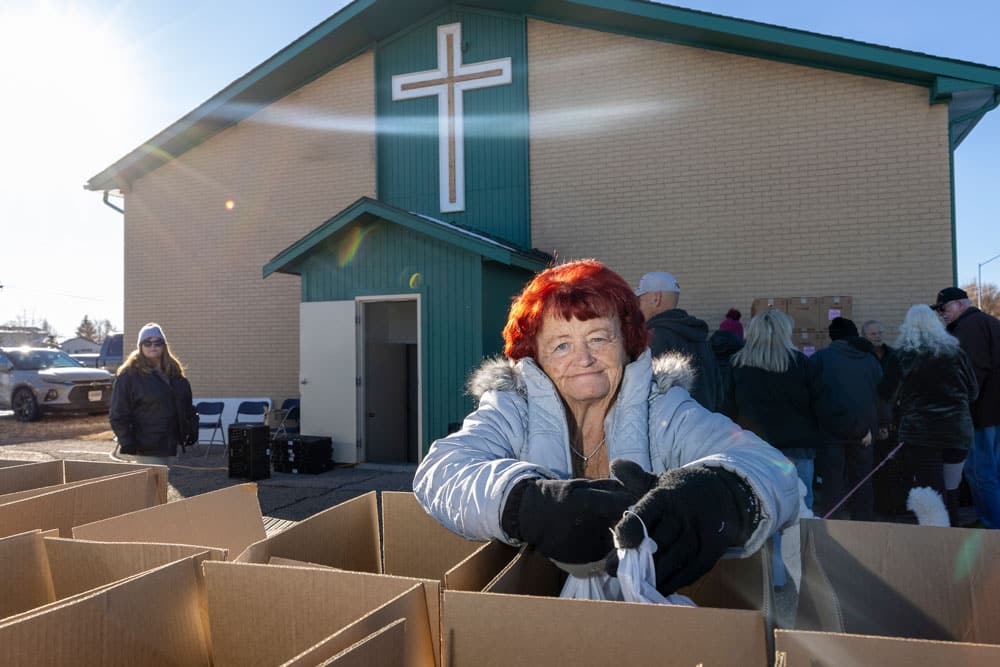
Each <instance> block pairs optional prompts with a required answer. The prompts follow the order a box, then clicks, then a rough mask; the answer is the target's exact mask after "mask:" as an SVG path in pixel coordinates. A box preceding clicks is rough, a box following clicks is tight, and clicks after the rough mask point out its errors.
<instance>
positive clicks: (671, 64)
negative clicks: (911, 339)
mask: <svg viewBox="0 0 1000 667" xmlns="http://www.w3.org/2000/svg"><path fill="white" fill-rule="evenodd" d="M528 59H529V70H528V72H529V100H530V106H531V114H532V119H531V128H532V129H531V133H532V136H531V219H532V234H533V239H532V242H533V245H535V246H536V247H538V248H541V249H543V250H548V251H557V252H558V254H559V256H560V257H563V258H579V257H591V256H593V257H598V258H600V259H602V260H603V261H605V262H606V263H608V264H609V265H610V266H611V267H613V268H614V269H615V270H617V271H618V272H620V273H621V274H622V275H623V276H624V277H625V278H626V279H627V280H629V281H630V282H632V283H633V284H635V283H636V282H637V281H638V279H639V277H640V276H641V275H642V274H643V273H645V272H646V271H651V270H667V271H671V272H673V273H674V274H675V275H676V276H677V278H678V280H679V281H680V283H681V286H682V288H683V293H682V300H681V306H682V307H684V308H687V309H689V311H690V312H692V313H693V314H695V315H697V316H698V317H701V318H703V319H705V320H706V321H707V322H708V323H709V327H710V328H711V329H713V330H714V329H715V328H716V327H717V325H718V323H719V321H720V320H721V319H722V317H723V315H724V313H725V311H726V310H727V309H728V308H729V307H730V306H737V307H739V308H740V309H741V310H742V311H743V313H744V316H745V321H746V319H748V318H749V314H750V313H749V311H750V302H751V300H752V299H753V298H754V297H755V296H824V295H835V294H836V295H844V294H846V295H851V296H853V297H854V299H855V311H854V319H855V320H856V321H857V323H858V326H859V327H860V325H861V322H863V321H864V320H865V319H869V318H878V319H881V320H883V322H884V323H885V325H886V330H887V334H889V335H890V336H894V335H895V333H896V331H897V327H898V325H899V323H900V321H901V320H902V317H903V315H904V314H905V312H906V310H907V308H909V306H910V305H911V304H913V303H917V302H923V303H926V302H927V301H928V300H931V299H933V297H934V295H935V294H936V293H937V291H938V290H939V289H940V288H941V287H944V286H945V285H949V284H951V276H952V267H951V256H952V255H951V248H952V240H951V227H950V224H951V217H950V215H951V213H950V212H951V208H950V206H951V204H950V190H949V188H950V185H949V166H948V131H947V108H946V107H945V106H944V105H935V106H931V105H929V103H928V93H927V90H926V89H925V88H920V87H916V86H909V85H905V84H899V83H893V82H890V81H884V80H879V79H874V78H867V77H862V76H854V75H849V74H841V73H836V72H830V71H825V70H820V69H815V68H810V67H803V66H796V65H789V64H784V63H778V62H771V61H768V60H761V59H755V58H749V57H744V56H739V55H733V54H727V53H719V52H713V51H707V50H702V49H697V48H692V47H686V46H679V45H674V44H666V43H660V42H654V41H649V40H640V39H635V38H630V37H623V36H619V35H614V34H608V33H602V32H596V31H592V30H585V29H579V28H572V27H566V26H561V25H555V24H551V23H545V22H541V21H536V20H532V21H529V22H528Z"/></svg>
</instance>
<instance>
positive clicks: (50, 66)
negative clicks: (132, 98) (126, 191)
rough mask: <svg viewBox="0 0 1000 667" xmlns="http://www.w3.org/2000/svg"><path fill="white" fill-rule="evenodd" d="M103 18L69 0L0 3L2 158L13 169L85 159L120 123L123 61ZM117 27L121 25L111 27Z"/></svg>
mask: <svg viewBox="0 0 1000 667" xmlns="http://www.w3.org/2000/svg"><path fill="white" fill-rule="evenodd" d="M115 30H116V28H115V26H113V25H112V24H110V23H109V22H108V21H107V19H105V18H102V17H97V16H90V15H87V14H84V13H82V12H81V11H80V10H79V9H76V8H74V5H73V4H72V3H66V4H65V6H57V5H56V4H55V3H41V2H39V3H36V4H34V5H31V4H26V3H25V4H20V5H16V6H14V7H10V6H7V7H0V81H3V82H4V88H5V91H6V93H7V94H5V95H4V97H5V103H4V105H3V106H4V109H3V110H2V111H0V114H2V117H3V121H4V123H3V125H4V128H5V131H4V135H5V142H4V143H5V146H4V151H5V153H7V157H8V158H10V157H12V155H13V157H14V159H13V160H9V161H8V160H5V162H8V164H10V163H11V162H13V163H15V164H16V165H17V169H19V170H22V169H24V168H25V167H34V166H40V165H44V164H48V165H49V166H50V167H51V165H52V163H53V160H56V161H61V162H63V164H65V163H67V162H69V163H74V164H86V165H87V168H88V169H90V168H93V166H94V165H96V164H99V162H100V160H101V159H102V157H103V156H102V157H98V158H96V159H95V156H94V152H95V150H99V149H100V147H101V146H102V145H104V142H107V141H108V140H109V138H111V137H113V136H114V135H115V132H116V128H117V127H120V125H121V124H122V122H123V121H125V120H126V119H127V118H128V116H129V114H130V112H131V111H132V110H131V109H129V108H127V103H128V99H129V98H128V96H127V95H126V94H124V93H125V91H126V90H127V88H126V86H128V85H129V83H130V79H131V78H132V77H131V71H132V68H131V64H130V61H129V57H128V54H127V52H126V49H125V48H124V46H123V40H122V39H121V36H120V35H119V34H116V32H115ZM117 30H119V31H121V28H120V27H119V28H117Z"/></svg>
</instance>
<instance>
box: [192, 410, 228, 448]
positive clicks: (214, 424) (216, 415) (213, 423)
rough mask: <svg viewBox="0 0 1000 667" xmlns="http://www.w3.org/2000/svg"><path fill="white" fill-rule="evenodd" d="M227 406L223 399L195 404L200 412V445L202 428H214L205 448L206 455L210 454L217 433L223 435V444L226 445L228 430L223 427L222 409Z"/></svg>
mask: <svg viewBox="0 0 1000 667" xmlns="http://www.w3.org/2000/svg"><path fill="white" fill-rule="evenodd" d="M225 407H226V404H225V403H223V402H222V401H200V402H199V403H198V404H197V405H195V406H194V409H195V412H197V413H198V444H199V445H200V444H201V443H202V439H201V429H203V428H204V429H209V428H210V429H212V437H211V438H209V440H208V447H206V448H205V456H208V452H209V450H210V449H211V447H212V445H213V444H215V434H216V433H219V435H220V436H221V437H222V444H223V445H224V446H225V445H226V430H225V429H224V428H222V410H223V408H225Z"/></svg>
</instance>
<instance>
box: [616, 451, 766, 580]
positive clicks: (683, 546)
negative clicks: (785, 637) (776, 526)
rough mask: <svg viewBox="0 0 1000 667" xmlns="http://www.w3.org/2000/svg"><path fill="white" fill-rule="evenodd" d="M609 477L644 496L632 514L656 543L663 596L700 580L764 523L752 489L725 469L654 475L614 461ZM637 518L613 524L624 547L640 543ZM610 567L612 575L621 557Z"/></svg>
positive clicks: (635, 465)
mask: <svg viewBox="0 0 1000 667" xmlns="http://www.w3.org/2000/svg"><path fill="white" fill-rule="evenodd" d="M611 474H612V475H614V477H616V478H617V479H619V480H621V482H622V484H624V485H625V487H626V488H627V489H629V490H630V491H632V492H633V493H635V494H638V495H641V496H642V497H641V498H640V500H639V502H638V503H636V505H635V507H634V508H633V510H632V512H634V513H635V515H638V517H639V518H641V519H642V522H643V523H645V524H646V529H647V530H648V531H649V536H650V537H651V538H652V539H653V541H655V542H656V553H655V554H653V561H654V563H655V565H656V588H657V590H659V591H660V593H662V594H663V595H670V594H671V593H674V592H675V591H676V590H677V589H679V588H682V587H684V586H687V585H688V584H691V583H693V582H695V581H697V580H698V579H699V578H700V577H701V576H703V575H704V574H705V573H707V572H708V571H709V570H711V569H712V566H714V565H715V563H716V561H718V560H719V558H721V557H722V555H723V554H724V553H725V552H726V549H728V548H729V547H730V546H735V545H741V544H743V543H744V542H746V541H747V539H749V537H750V535H751V534H752V533H753V530H754V528H756V527H757V523H759V521H760V518H759V516H758V515H757V511H756V507H757V499H756V496H755V495H754V493H753V491H752V490H751V489H750V487H749V486H748V485H747V484H746V483H745V482H744V481H743V480H742V479H740V477H739V476H737V475H735V474H733V473H731V472H729V471H727V470H723V469H722V468H675V469H674V470H668V471H667V472H664V473H661V474H660V475H652V474H650V473H648V472H646V471H645V470H643V469H642V468H640V467H639V466H638V465H637V464H636V463H633V462H632V461H626V460H624V459H616V460H615V461H612V462H611ZM643 494H645V495H643ZM639 518H637V517H636V516H633V514H632V513H629V514H627V515H626V516H624V517H622V519H621V521H619V522H618V524H617V525H616V526H615V528H614V532H615V537H616V538H617V540H618V544H619V545H620V546H621V547H623V548H629V549H633V548H636V547H638V546H639V545H640V544H641V543H642V540H643V533H642V524H641V523H640V521H639ZM607 566H608V567H607V569H608V574H611V575H612V576H614V575H615V574H616V573H617V571H618V555H617V553H612V554H611V556H609V557H608V564H607Z"/></svg>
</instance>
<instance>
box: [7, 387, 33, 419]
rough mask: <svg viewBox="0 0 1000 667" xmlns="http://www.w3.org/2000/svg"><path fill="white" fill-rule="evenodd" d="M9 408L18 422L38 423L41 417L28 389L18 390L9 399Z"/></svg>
mask: <svg viewBox="0 0 1000 667" xmlns="http://www.w3.org/2000/svg"><path fill="white" fill-rule="evenodd" d="M10 402H11V408H12V409H13V410H14V416H15V417H17V420H18V421H22V422H33V421H38V418H39V417H40V416H41V415H40V414H39V412H38V401H37V400H36V399H35V395H34V394H33V393H31V390H30V389H18V390H17V391H15V392H14V397H13V398H12V399H11V401H10Z"/></svg>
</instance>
